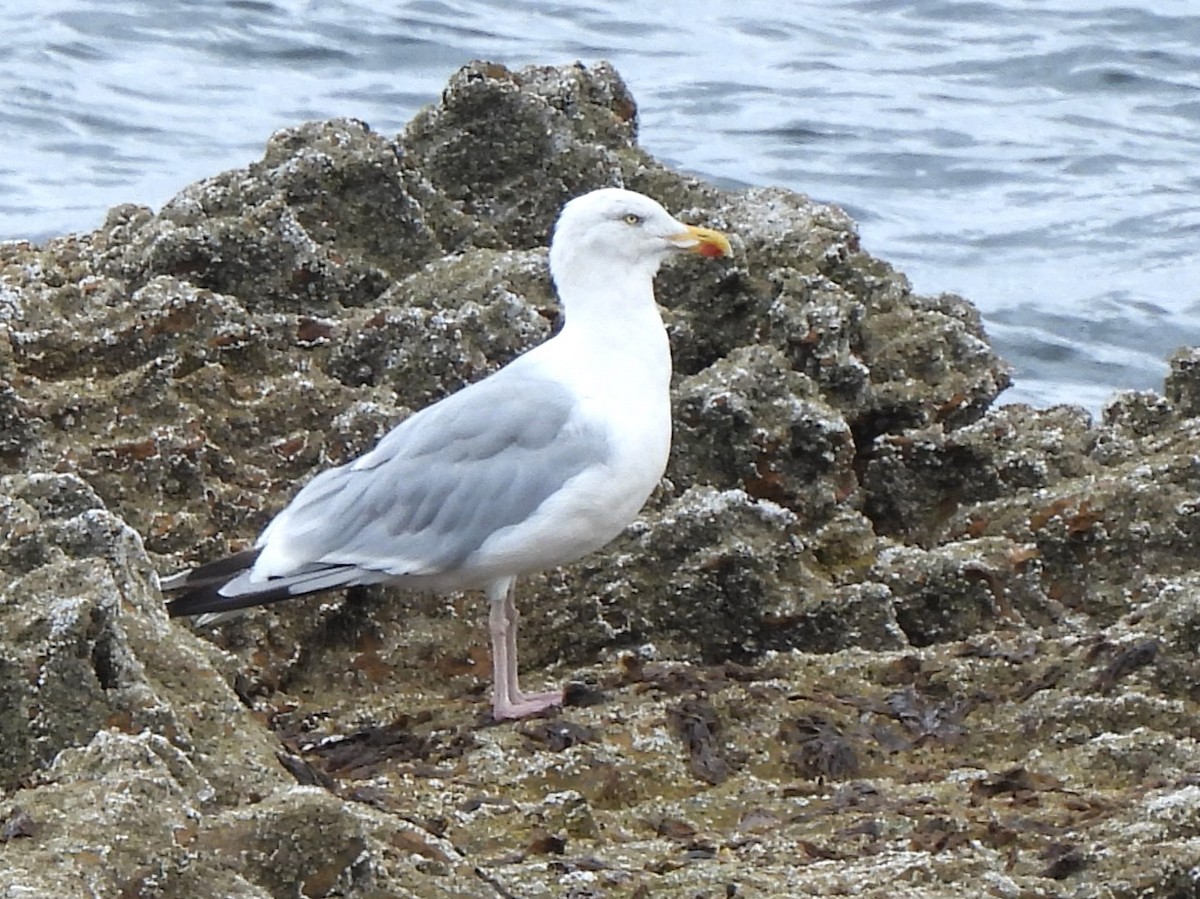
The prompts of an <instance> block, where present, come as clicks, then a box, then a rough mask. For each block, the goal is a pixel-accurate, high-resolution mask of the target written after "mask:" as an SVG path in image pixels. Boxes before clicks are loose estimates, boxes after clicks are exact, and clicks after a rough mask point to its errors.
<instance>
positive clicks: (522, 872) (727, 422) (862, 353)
mask: <svg viewBox="0 0 1200 899" xmlns="http://www.w3.org/2000/svg"><path fill="white" fill-rule="evenodd" d="M636 131H637V109H636V105H635V102H634V100H633V98H632V97H631V96H630V93H629V91H628V90H627V88H626V87H625V85H624V84H623V83H622V81H621V79H620V77H619V76H618V74H617V73H616V72H615V71H613V69H612V68H611V67H609V66H607V65H605V64H599V65H596V66H594V67H591V68H585V67H582V66H566V67H561V68H530V69H525V70H521V71H510V70H508V69H505V68H504V67H502V66H499V65H494V64H485V63H475V64H472V65H470V66H467V67H466V68H464V69H463V70H461V71H460V72H458V73H457V74H456V75H455V76H454V77H453V78H452V79H451V81H450V83H449V84H448V85H447V87H446V89H445V92H444V94H443V95H442V98H441V101H440V102H439V103H437V104H436V105H434V106H432V107H430V108H428V109H427V110H425V111H424V112H422V113H421V114H419V115H418V116H417V118H416V119H415V120H414V121H413V122H412V123H411V124H410V125H409V126H408V128H407V129H406V130H405V131H404V133H402V134H400V135H398V136H395V137H389V136H385V135H381V134H378V133H376V132H374V131H372V130H371V129H370V128H369V127H368V126H367V125H366V124H364V123H362V122H358V121H352V120H335V121H330V122H322V123H313V124H307V125H301V126H299V127H296V128H293V129H289V130H286V131H282V132H280V133H278V134H276V135H274V136H273V137H272V138H271V139H270V141H269V143H268V145H267V149H266V152H265V154H264V156H263V158H262V159H261V160H260V161H258V162H255V163H252V164H251V165H249V166H248V167H247V168H245V169H239V170H236V171H231V172H226V173H223V174H220V175H216V176H215V177H213V178H211V179H209V180H206V181H203V182H201V183H198V184H195V185H192V186H190V187H188V188H186V189H185V190H184V191H183V192H182V193H180V194H179V196H177V197H176V198H175V199H174V200H172V201H171V202H170V203H168V204H167V206H166V207H165V208H163V209H162V210H161V211H160V212H158V213H157V214H156V213H154V212H152V211H151V210H149V209H146V208H142V207H138V206H123V207H119V208H116V209H114V210H113V211H112V212H111V214H110V215H109V217H108V220H107V221H106V222H105V224H104V226H103V227H102V228H100V229H99V230H97V231H95V232H94V233H91V234H82V235H71V236H67V237H63V238H60V239H56V240H52V241H50V242H49V243H48V244H47V245H45V246H40V247H39V246H33V245H30V244H26V243H20V242H17V243H8V244H2V245H0V895H5V896H55V897H75V896H81V897H82V896H89V897H90V896H101V897H109V896H112V897H117V896H120V897H129V899H133V897H166V896H187V897H197V896H223V897H296V896H304V897H326V896H342V897H439V896H445V897H452V896H453V897H488V899H491V897H504V899H507V897H521V899H524V897H574V899H585V897H608V896H616V897H628V899H645V897H665V896H681V897H683V896H686V897H713V899H716V897H779V896H793V895H813V896H846V895H852V896H867V897H873V896H879V897H883V896H887V897H903V896H923V897H924V896H929V897H939V896H945V897H961V896H968V895H970V896H998V897H1011V899H1025V897H1057V896H1079V897H1131V899H1132V897H1164V899H1165V897H1184V896H1194V895H1196V894H1197V893H1196V891H1197V887H1196V883H1197V880H1196V875H1195V872H1196V870H1198V866H1200V751H1198V747H1197V736H1198V733H1197V731H1198V730H1200V726H1198V725H1197V721H1198V720H1200V716H1198V712H1200V709H1198V708H1197V701H1198V699H1200V665H1198V662H1197V641H1198V640H1200V574H1198V573H1197V567H1198V565H1197V563H1198V562H1200V550H1198V549H1197V546H1198V539H1197V538H1198V537H1200V463H1198V461H1197V460H1198V459H1200V417H1198V416H1200V352H1197V351H1193V350H1181V351H1180V352H1179V353H1177V354H1176V356H1175V357H1174V358H1173V359H1172V360H1171V371H1170V374H1169V376H1168V378H1167V382H1166V385H1165V388H1164V390H1163V393H1162V395H1158V394H1154V393H1150V392H1142V393H1124V394H1120V395H1117V396H1115V397H1114V398H1113V399H1112V401H1111V402H1110V403H1109V405H1108V406H1107V407H1106V408H1105V409H1104V411H1103V413H1102V416H1101V420H1100V421H1093V420H1092V418H1091V416H1090V415H1089V414H1088V413H1087V412H1086V411H1084V410H1082V409H1079V408H1074V407H1069V406H1061V407H1056V408H1051V409H1033V408H1029V407H1024V406H1000V405H998V404H997V402H996V400H997V397H998V396H999V395H1000V394H1001V393H1002V391H1003V390H1004V388H1005V387H1006V386H1007V385H1008V384H1009V379H1010V375H1009V370H1008V368H1007V366H1006V365H1005V363H1004V362H1003V361H1002V360H1001V359H999V358H998V357H997V356H996V354H995V353H994V352H993V351H992V349H991V348H990V346H989V344H988V341H987V338H986V335H985V334H984V331H983V329H982V327H981V324H980V318H979V315H978V313H977V311H976V310H975V309H974V308H973V307H972V306H971V305H970V303H968V302H967V301H966V300H963V299H961V298H959V297H955V296H937V297H925V296H919V295H916V294H914V293H913V292H912V290H911V289H910V286H909V284H908V282H907V281H906V279H905V278H904V276H903V275H902V274H900V273H898V272H896V271H894V270H893V269H892V268H891V267H890V266H889V265H888V264H887V263H885V262H883V261H880V260H878V259H876V258H873V257H872V256H870V255H869V254H868V253H867V252H866V251H865V250H864V249H863V248H862V247H861V246H860V244H859V239H858V235H857V233H856V230H855V225H854V223H853V222H852V221H851V220H850V219H849V217H848V216H847V215H846V214H845V213H844V212H842V211H841V210H840V209H838V208H836V207H834V206H826V205H820V204H816V203H813V202H812V201H810V200H809V199H807V198H806V197H803V196H800V195H797V194H794V193H790V192H787V191H783V190H775V189H755V190H746V191H738V192H732V191H726V190H721V189H718V188H716V187H714V186H712V185H709V184H705V183H703V182H701V181H699V180H697V179H694V178H690V177H687V176H685V175H681V174H679V173H677V172H674V171H671V170H670V169H668V168H666V167H665V166H663V165H662V164H660V163H659V162H657V161H655V160H654V159H652V158H651V157H650V156H648V155H647V154H646V153H644V152H643V151H642V150H640V149H639V148H638V146H637V144H636V137H637V134H636ZM605 185H623V186H626V187H629V188H632V189H635V190H639V191H642V192H645V193H648V194H650V195H652V196H654V197H656V198H658V199H660V200H661V201H662V202H663V203H664V204H665V205H666V206H667V207H668V208H669V209H671V210H672V211H673V212H676V213H677V214H679V215H680V216H681V217H682V218H684V219H686V220H689V221H694V222H696V223H703V224H706V225H710V226H714V227H718V228H721V229H723V230H725V231H726V232H728V233H729V234H730V236H731V240H732V242H733V244H734V248H735V253H734V257H733V259H731V260H727V261H724V262H716V263H714V262H712V261H711V260H699V259H694V260H693V259H690V258H689V259H681V260H678V261H676V262H674V263H672V264H671V265H669V266H668V267H666V268H664V270H663V272H662V273H661V274H660V276H659V279H658V285H657V291H658V297H659V299H660V302H661V304H662V306H663V308H664V310H665V316H666V321H667V327H668V329H669V332H670V337H671V342H672V346H673V350H674V357H675V362H676V376H675V390H674V405H675V408H674V412H675V422H676V440H675V449H674V453H673V456H672V459H671V463H670V467H669V469H668V472H667V475H666V477H665V478H664V480H663V482H662V485H661V487H660V489H659V490H658V491H657V493H656V494H655V496H654V497H653V498H652V500H651V502H650V503H649V505H648V507H647V508H646V510H645V512H644V514H643V515H642V517H641V518H640V519H639V520H638V521H637V522H636V523H634V524H633V525H631V526H630V527H629V529H628V530H627V531H626V533H625V534H624V535H623V536H622V537H621V538H620V539H618V540H617V541H616V542H615V543H614V544H613V545H612V546H610V547H609V548H608V549H606V550H605V551H603V552H599V553H596V554H595V555H593V556H591V557H589V558H587V559H584V560H582V561H580V562H579V563H577V564H575V565H573V566H570V567H568V568H564V569H561V570H557V571H550V572H545V573H544V574H542V575H540V576H537V577H534V578H530V579H528V580H527V581H525V582H523V583H522V584H521V585H520V586H519V594H518V599H519V604H520V606H521V608H522V609H523V611H524V620H523V623H522V649H523V651H524V653H525V657H524V659H523V667H524V669H525V678H526V680H527V681H529V682H530V683H531V684H537V683H548V682H568V683H570V685H571V686H570V689H569V694H570V699H571V704H570V705H568V706H567V707H566V708H565V709H564V710H563V711H562V712H561V713H560V714H558V715H557V716H555V717H551V718H547V719H544V720H533V721H526V722H522V723H516V724H512V723H509V724H501V725H496V724H495V723H493V722H491V721H490V720H489V717H488V714H487V711H486V709H487V695H488V690H489V682H488V670H489V660H488V656H487V652H488V650H487V638H486V632H485V628H484V621H485V610H484V608H483V601H482V599H481V598H480V597H478V596H473V595H464V596H451V597H434V596H422V595H414V594H407V593H403V592H400V591H396V590H386V589H371V590H362V589H360V590H355V591H350V592H348V593H341V594H330V595H326V596H322V597H317V598H312V599H308V600H304V601H296V602H292V603H288V604H284V605H282V606H277V607H274V608H272V609H267V610H257V611H255V612H253V613H251V614H249V615H247V616H245V617H243V618H240V619H238V620H236V621H233V622H230V623H225V624H221V625H217V626H212V627H206V628H197V627H193V626H192V625H190V624H189V623H187V622H179V621H175V622H170V621H168V619H167V617H166V614H165V612H164V610H163V602H162V598H161V596H160V594H159V591H158V585H157V580H156V576H155V572H166V571H171V570H175V569H177V568H179V567H181V566H184V565H187V564H190V563H195V562H200V561H204V560H208V559H211V558H214V557H216V556H217V555H219V554H223V553H225V552H228V551H230V550H237V549H241V548H244V547H245V546H246V545H247V544H248V543H249V542H250V541H252V540H253V539H254V537H255V536H256V534H257V533H258V531H259V530H260V529H261V528H262V526H263V525H264V524H265V523H266V522H267V521H268V520H269V519H270V517H271V515H272V514H273V513H274V512H275V511H276V510H278V509H279V508H281V507H282V506H283V505H284V504H285V503H286V501H287V500H288V498H289V497H290V495H292V494H293V493H294V492H295V490H296V489H297V488H298V487H299V486H300V485H301V484H302V483H304V481H305V480H306V479H307V478H309V477H310V476H312V475H313V474H315V473H316V472H317V471H319V470H320V469H322V468H325V467H327V466H330V465H333V464H338V463H341V462H345V461H347V460H349V459H351V458H353V457H354V456H356V455H357V454H359V453H361V452H362V451H364V450H366V449H367V448H369V447H370V446H371V445H372V444H373V442H374V441H375V440H376V439H377V438H378V437H379V436H381V435H382V434H383V433H385V432H386V431H387V429H388V428H390V427H391V426H393V425H394V424H395V423H397V422H398V421H400V420H401V419H403V418H404V416H405V415H407V414H409V413H410V411H411V410H413V409H417V408H420V407H422V406H424V405H427V404H428V403H431V402H433V401H435V400H437V399H438V398H440V397H442V396H445V395H446V394H448V393H451V392H453V391H455V390H457V389H459V388H460V387H462V386H463V385H464V384H467V383H469V382H471V381H474V380H476V379H478V378H481V377H483V376H485V375H487V374H488V373H489V372H491V371H494V370H495V369H497V368H498V367H500V366H501V365H503V364H504V363H506V362H508V361H509V360H511V359H512V358H513V357H514V356H516V355H517V354H519V353H521V352H522V351H524V350H526V349H528V348H530V347H532V346H534V345H535V344H537V343H539V342H540V341H543V340H545V339H546V338H547V337H548V336H549V335H550V334H551V333H553V330H554V328H555V326H556V321H557V310H556V306H555V301H554V297H553V292H552V288H551V285H550V282H549V278H548V275H547V272H546V267H545V261H546V259H545V256H546V253H545V247H546V243H547V240H548V235H549V230H550V227H551V225H552V223H553V220H554V217H555V215H556V214H557V211H558V209H559V208H560V207H561V205H562V203H563V202H564V201H565V200H567V199H569V198H570V197H572V196H575V195H578V194H580V193H583V192H585V191H587V190H589V189H592V188H595V187H600V186H605ZM1048 301H1049V300H1048Z"/></svg>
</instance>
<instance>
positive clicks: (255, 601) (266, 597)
mask: <svg viewBox="0 0 1200 899" xmlns="http://www.w3.org/2000/svg"><path fill="white" fill-rule="evenodd" d="M225 584H226V581H221V582H219V583H218V582H212V583H207V584H205V585H203V586H201V587H197V588H196V589H194V590H188V592H187V593H184V594H183V595H182V596H179V597H176V598H175V599H173V600H171V601H170V602H169V603H167V615H169V616H170V617H171V618H183V617H184V616H187V615H205V614H207V613H209V612H236V611H237V610H239V609H250V608H253V607H254V606H265V605H269V604H270V603H273V602H279V601H280V600H284V599H291V598H292V597H294V596H295V595H296V594H294V593H292V592H291V591H290V590H288V588H287V587H279V588H277V589H274V590H263V591H261V592H259V593H244V594H242V595H240V596H222V595H221V592H220V591H221V588H222V587H224V586H225Z"/></svg>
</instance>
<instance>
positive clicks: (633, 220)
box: [621, 212, 645, 225]
mask: <svg viewBox="0 0 1200 899" xmlns="http://www.w3.org/2000/svg"><path fill="white" fill-rule="evenodd" d="M621 221H623V222H624V223H625V224H627V225H640V224H641V223H642V222H644V221H645V219H644V218H642V217H641V216H640V215H638V214H637V213H636V212H627V213H625V215H624V216H622V218H621Z"/></svg>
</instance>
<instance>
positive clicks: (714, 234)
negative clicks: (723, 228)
mask: <svg viewBox="0 0 1200 899" xmlns="http://www.w3.org/2000/svg"><path fill="white" fill-rule="evenodd" d="M671 241H672V242H673V243H674V244H675V245H676V246H677V247H679V248H680V249H681V250H687V251H688V252H689V253H699V254H700V255H701V256H712V257H717V256H732V255H733V251H732V250H731V249H730V247H729V239H728V238H727V237H726V236H725V235H724V234H722V233H721V232H720V231H714V230H712V228H697V227H696V226H695V225H688V226H687V230H686V231H684V232H683V233H682V234H676V235H674V236H672V237H671Z"/></svg>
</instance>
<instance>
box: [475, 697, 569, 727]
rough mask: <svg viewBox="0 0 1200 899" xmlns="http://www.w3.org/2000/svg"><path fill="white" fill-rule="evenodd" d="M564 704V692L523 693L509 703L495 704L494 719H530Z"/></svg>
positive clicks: (493, 708)
mask: <svg viewBox="0 0 1200 899" xmlns="http://www.w3.org/2000/svg"><path fill="white" fill-rule="evenodd" d="M562 704H563V691H562V690H551V691H550V692H548V693H528V694H525V693H522V694H521V695H520V696H519V697H517V698H516V699H513V700H510V701H507V702H499V701H497V702H493V703H492V717H493V718H495V719H496V720H497V721H509V720H514V719H517V718H529V717H531V716H533V715H541V714H542V713H544V712H546V711H548V710H550V709H553V708H557V707H559V706H561V705H562Z"/></svg>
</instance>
